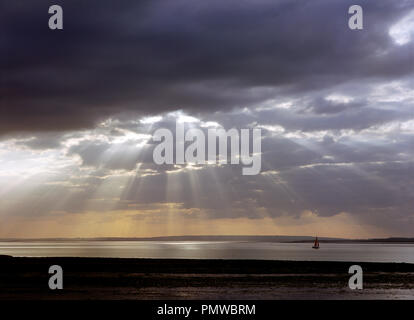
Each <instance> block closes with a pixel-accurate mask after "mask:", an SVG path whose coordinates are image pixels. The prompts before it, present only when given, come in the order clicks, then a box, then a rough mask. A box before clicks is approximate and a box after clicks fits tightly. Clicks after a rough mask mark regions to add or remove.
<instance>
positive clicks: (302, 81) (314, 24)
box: [0, 0, 414, 133]
mask: <svg viewBox="0 0 414 320" xmlns="http://www.w3.org/2000/svg"><path fill="white" fill-rule="evenodd" d="M54 3H55V4H61V5H62V6H63V9H64V30H63V31H51V30H49V29H48V27H47V20H48V17H49V15H48V14H47V10H48V7H49V5H50V3H49V2H48V1H36V2H33V1H19V2H12V1H10V2H8V3H7V5H4V4H3V5H2V11H1V12H2V19H1V29H2V31H3V35H4V36H3V35H2V39H1V40H0V41H1V42H0V47H1V48H2V50H1V51H0V69H1V72H2V75H1V85H0V95H1V97H2V99H1V117H0V132H2V133H6V132H13V131H36V130H69V129H78V128H84V127H91V126H93V125H94V124H95V123H96V121H98V120H100V119H105V118H106V117H108V116H118V115H121V114H122V113H125V112H127V113H136V114H141V115H142V114H151V113H160V112H163V111H170V110H176V109H183V110H186V111H187V112H190V113H208V112H211V111H215V110H223V109H225V108H233V107H243V106H252V105H255V104H257V103H261V102H263V101H265V100H267V99H270V98H278V97H279V96H281V95H284V94H294V93H296V94H297V93H300V94H302V93H304V92H309V91H312V90H316V89H320V88H325V89H326V88H329V86H332V85H337V84H340V83H344V82H349V81H362V80H363V79H377V80H378V79H385V80H387V79H389V80H391V79H399V78H403V77H405V76H408V75H410V74H412V72H413V70H412V68H407V66H408V65H410V59H412V49H413V47H412V44H407V45H405V46H395V45H394V43H393V41H392V39H391V38H390V37H389V35H388V29H389V27H390V26H391V25H392V24H394V23H395V22H397V21H398V20H399V19H400V18H401V17H402V16H403V15H404V14H406V13H407V12H408V10H409V9H412V8H413V7H414V5H413V3H412V2H409V1H400V2H391V1H375V2H374V1H362V2H361V3H360V4H361V5H362V6H363V8H364V13H365V16H364V19H365V20H364V21H365V29H364V30H363V32H353V31H350V30H349V29H348V27H347V18H348V14H347V9H348V7H349V6H350V5H351V4H353V2H351V1H345V0H343V1H304V0H303V1H273V0H272V1H270V0H269V1H266V0H260V1H254V2H253V1H251V2H249V1H216V0H209V1H190V0H177V1H168V2H166V1H158V0H151V1H122V2H114V1H106V0H103V1H102V0H100V1H95V0H89V1H87V2H85V1H55V2H54ZM343 107H344V106H336V110H337V111H338V112H339V111H341V108H343ZM347 107H350V106H347ZM355 107H358V106H357V105H355ZM327 110H328V109H326V108H324V107H323V106H319V107H314V111H315V112H316V113H326V112H327V113H332V112H333V110H335V109H332V108H330V109H329V111H327ZM357 116H358V115H357ZM385 116H388V115H385ZM389 116H391V117H392V116H393V115H392V114H391V115H389ZM344 121H347V120H346V119H345V120H344ZM349 121H353V119H349ZM338 126H340V123H338Z"/></svg>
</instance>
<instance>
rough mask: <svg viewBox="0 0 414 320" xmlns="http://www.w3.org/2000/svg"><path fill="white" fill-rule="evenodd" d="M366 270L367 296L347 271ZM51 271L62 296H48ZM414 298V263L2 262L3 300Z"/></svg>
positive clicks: (57, 293)
mask: <svg viewBox="0 0 414 320" xmlns="http://www.w3.org/2000/svg"><path fill="white" fill-rule="evenodd" d="M353 264H358V265H360V266H361V267H362V268H363V271H364V274H363V283H364V289H363V290H350V289H349V288H348V280H349V277H350V276H351V275H350V274H348V269H349V267H350V266H351V265H353ZM51 265H60V266H61V267H62V268H63V279H64V280H63V286H64V288H63V290H50V289H49V287H48V280H49V277H50V276H51V275H49V274H48V270H49V267H50V266H51ZM7 299H8V300H16V299H52V300H55V299H63V300H71V299H82V300H84V299H215V300H217V299H414V264H405V263H361V262H359V263H357V262H355V263H354V262H316V261H313V262H310V261H258V260H169V259H165V260H162V259H108V258H13V257H6V256H2V257H0V300H7Z"/></svg>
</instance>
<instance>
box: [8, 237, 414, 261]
mask: <svg viewBox="0 0 414 320" xmlns="http://www.w3.org/2000/svg"><path fill="white" fill-rule="evenodd" d="M0 255H11V256H16V257H17V256H19V257H107V258H108V257H110V258H153V259H254V260H294V261H355V262H358V261H359V262H405V263H414V244H389V243H388V244H371V243H370V244H367V243H364V244H361V243H346V244H344V243H341V244H339V243H323V242H322V243H321V246H320V249H317V250H316V249H312V243H276V242H240V241H85V240H80V241H3V242H0Z"/></svg>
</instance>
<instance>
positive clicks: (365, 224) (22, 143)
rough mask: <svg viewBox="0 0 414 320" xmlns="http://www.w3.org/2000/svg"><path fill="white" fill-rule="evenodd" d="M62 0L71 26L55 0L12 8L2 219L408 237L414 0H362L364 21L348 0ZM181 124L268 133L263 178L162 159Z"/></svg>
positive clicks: (0, 113)
mask: <svg viewBox="0 0 414 320" xmlns="http://www.w3.org/2000/svg"><path fill="white" fill-rule="evenodd" d="M57 4H59V3H57ZM60 4H62V6H63V8H64V19H65V20H64V30H63V31H62V32H60V31H59V32H54V31H50V30H49V29H48V28H47V18H48V15H47V8H48V6H49V5H50V4H49V3H47V2H46V1H38V2H36V4H34V3H33V2H29V1H23V2H19V4H17V3H11V4H10V5H8V6H7V8H6V7H5V8H2V12H4V17H5V18H4V20H2V24H3V25H4V26H5V28H4V30H6V32H5V37H4V38H2V40H0V41H1V42H0V47H1V49H2V50H0V68H1V70H2V74H1V78H0V79H1V82H0V95H1V97H2V98H1V100H0V104H1V110H0V135H1V140H0V208H1V209H0V219H2V220H1V221H3V222H4V223H6V221H13V223H16V226H18V225H19V222H18V221H23V220H24V221H25V223H24V225H27V221H39V220H42V221H43V220H45V221H46V220H47V221H49V220H50V219H51V220H54V219H55V220H54V221H55V222H54V223H51V222H50V221H49V222H48V223H49V225H54V226H55V224H56V221H63V222H62V223H69V224H70V225H71V226H72V225H76V220H77V219H78V220H79V221H82V224H83V223H86V224H87V221H95V222H96V223H100V222H99V221H101V219H102V221H104V222H103V225H105V230H107V231H108V226H109V225H111V224H112V225H118V226H119V227H120V228H121V229H122V230H125V229H128V228H127V227H126V226H127V225H128V224H131V225H134V226H135V227H137V225H139V224H140V223H141V224H143V225H145V226H151V228H150V229H151V230H153V231H152V232H156V231H154V230H156V227H155V226H158V228H159V229H158V230H162V232H169V231H168V226H167V225H168V223H170V224H172V223H171V220H174V219H177V221H180V222H182V223H183V227H182V228H181V229H180V228H179V227H177V226H175V227H174V230H177V232H178V230H181V231H180V232H182V233H186V232H185V224H186V223H189V224H191V225H193V226H194V225H197V226H195V227H194V228H195V229H194V230H198V231H199V230H200V229H199V227H200V226H199V225H198V224H200V225H202V224H203V223H204V224H205V225H211V226H214V227H215V228H218V229H220V227H218V226H219V225H220V221H222V223H226V227H227V228H228V230H231V231H232V232H233V231H234V229H233V228H232V227H231V222H229V221H239V222H238V223H239V225H240V230H250V231H252V230H258V229H255V228H247V227H246V225H247V224H248V222H250V223H251V224H256V223H257V224H258V225H261V226H263V225H264V224H265V223H264V222H263V221H273V222H274V225H273V226H272V228H271V227H270V226H269V227H268V228H271V229H267V228H266V230H273V231H274V232H277V231H278V230H279V231H283V230H284V231H286V232H287V231H289V232H291V231H292V230H293V229H294V226H295V225H296V228H297V229H296V231H297V232H299V231H301V232H305V231H306V232H308V231H309V232H310V231H311V230H314V229H313V228H317V227H316V226H320V227H321V228H322V227H323V226H325V228H326V229H331V230H335V232H340V230H339V229H341V226H340V225H341V224H343V228H344V229H343V230H345V229H346V230H347V231H346V233H347V234H352V235H355V234H353V233H352V232H351V231H350V230H351V229H352V228H354V227H355V226H357V225H358V224H361V225H362V227H361V229H358V230H359V231H360V232H361V233H363V234H365V233H364V231H363V230H362V229H364V230H370V231H369V232H368V233H370V234H372V235H379V234H381V235H383V234H398V235H411V236H412V235H413V234H412V230H413V227H414V219H413V215H414V212H413V211H412V200H411V199H413V198H414V194H413V190H414V185H413V183H414V182H413V181H414V176H413V172H414V170H413V169H414V167H413V166H414V163H413V160H412V159H413V156H414V129H413V128H414V125H413V123H414V113H413V105H414V95H413V94H412V83H413V72H414V68H413V63H412V52H413V45H414V44H413V42H412V41H411V40H409V37H408V34H409V33H407V32H408V31H407V30H406V29H404V28H403V27H401V26H402V23H403V22H404V21H406V19H408V18H407V17H411V16H410V14H411V13H410V12H412V11H410V10H412V9H413V8H414V6H413V4H412V2H410V1H400V2H398V3H394V2H387V3H385V2H378V1H377V2H372V1H371V2H366V3H365V2H364V3H362V6H363V8H364V14H365V15H364V23H365V26H364V30H363V31H351V30H349V29H348V27H347V17H348V16H347V11H348V10H347V8H348V7H349V5H351V4H353V3H351V2H350V1H345V0H340V1H335V2H332V1H312V2H310V1H295V2H292V1H287V0H286V1H284V0H280V1H273V0H272V1H270V0H259V1H255V2H254V3H253V2H240V1H225V2H223V1H218V0H217V1H216V0H212V1H208V2H201V1H199V2H194V1H189V0H177V1H174V2H168V3H166V2H165V1H158V0H151V1H139V2H136V1H123V2H122V4H121V3H119V4H114V3H113V2H109V1H106V0H104V1H95V0H91V1H88V4H87V5H86V4H85V3H84V2H81V1H70V2H69V1H61V2H60ZM3 9H4V10H3ZM410 21H411V20H410ZM401 39H403V40H404V41H403V42H404V43H401V41H402V40H401ZM177 120H186V121H187V122H191V123H189V124H188V126H192V127H196V128H199V129H201V130H204V131H206V130H207V129H208V128H209V127H218V126H222V127H223V128H225V129H230V128H238V129H240V128H261V129H262V133H263V139H262V173H261V174H260V175H257V176H249V177H247V176H242V175H241V166H237V165H218V164H215V165H211V164H210V165H206V166H200V165H193V166H190V165H186V164H185V165H163V166H158V165H156V164H155V163H154V162H153V159H152V152H153V148H154V146H155V142H154V141H152V139H151V135H152V133H153V132H154V130H156V129H157V128H168V129H171V130H172V131H174V128H175V123H176V121H177ZM99 214H101V216H99ZM88 217H90V218H88ZM88 219H91V220H88ZM190 221H191V223H190ZM267 225H269V223H267ZM280 226H284V228H279V227H280ZM334 226H336V228H334ZM137 228H138V229H139V230H140V231H139V232H141V233H142V234H146V233H145V232H144V231H143V227H142V225H141V227H137ZM81 229H82V230H83V231H82V232H86V233H85V234H88V235H90V234H91V233H94V232H95V234H100V233H99V232H100V231H96V230H94V231H85V230H86V229H87V228H86V227H85V226H82V227H81ZM138 229H137V230H138ZM218 229H215V230H218ZM225 229H226V228H225V227H224V226H223V227H222V229H220V230H225ZM0 230H1V229H0ZM65 230H66V229H65ZM65 232H69V231H65ZM108 232H109V231H108ZM114 232H115V231H114ZM137 232H138V231H137ZM162 232H161V233H162ZM268 232H270V231H268ZM312 232H313V231H312ZM115 233H116V232H115ZM132 233H133V231H128V234H132ZM368 233H367V234H368ZM1 234H5V231H4V230H3V231H0V235H1ZM110 234H113V233H112V231H111V232H110ZM137 234H138V233H137Z"/></svg>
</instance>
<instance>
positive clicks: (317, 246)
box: [312, 237, 319, 249]
mask: <svg viewBox="0 0 414 320" xmlns="http://www.w3.org/2000/svg"><path fill="white" fill-rule="evenodd" d="M312 248H313V249H319V241H318V237H316V239H315V242H314V243H313V247H312Z"/></svg>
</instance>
